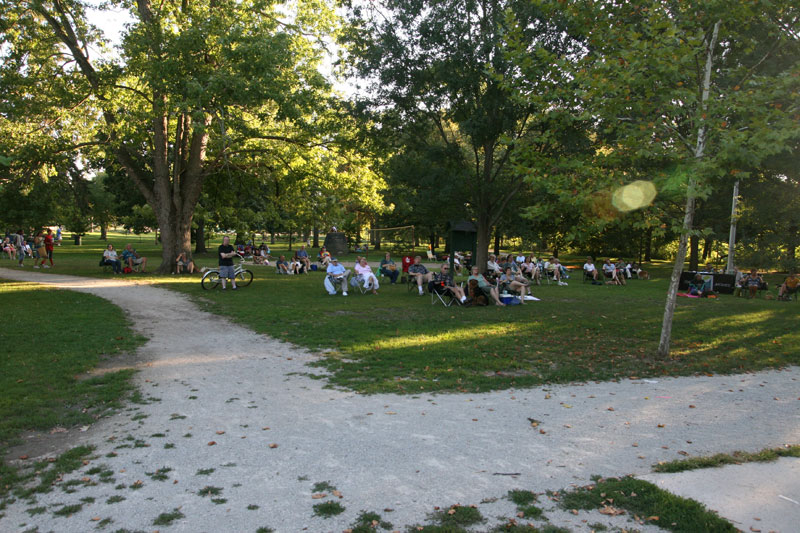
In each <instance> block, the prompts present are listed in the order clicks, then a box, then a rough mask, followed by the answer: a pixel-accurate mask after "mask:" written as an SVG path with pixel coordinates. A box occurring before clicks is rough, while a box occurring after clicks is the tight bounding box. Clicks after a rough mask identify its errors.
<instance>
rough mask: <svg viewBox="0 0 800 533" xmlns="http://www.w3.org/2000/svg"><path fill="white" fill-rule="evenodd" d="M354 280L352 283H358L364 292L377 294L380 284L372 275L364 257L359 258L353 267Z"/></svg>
mask: <svg viewBox="0 0 800 533" xmlns="http://www.w3.org/2000/svg"><path fill="white" fill-rule="evenodd" d="M355 271H356V278H355V280H354V281H356V282H357V283H360V284H361V285H362V286H363V287H364V289H365V290H371V291H372V294H378V289H379V288H380V284H379V283H378V278H377V277H375V274H373V273H372V268H371V267H370V266H369V264H368V263H367V258H366V257H361V258H359V260H358V262H357V263H356V266H355Z"/></svg>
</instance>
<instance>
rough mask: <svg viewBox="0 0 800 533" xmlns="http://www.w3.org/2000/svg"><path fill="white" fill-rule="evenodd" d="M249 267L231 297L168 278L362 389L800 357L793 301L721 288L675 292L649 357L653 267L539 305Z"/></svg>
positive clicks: (470, 384)
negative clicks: (301, 349)
mask: <svg viewBox="0 0 800 533" xmlns="http://www.w3.org/2000/svg"><path fill="white" fill-rule="evenodd" d="M253 268H254V269H255V270H256V280H255V281H254V283H253V284H252V285H251V286H250V287H247V288H246V289H244V290H241V291H239V292H238V293H237V294H235V295H231V294H227V293H221V292H219V291H215V292H203V291H202V290H201V289H200V288H199V286H197V284H196V283H194V284H187V283H176V284H169V285H168V286H169V287H170V288H173V289H176V290H179V291H181V292H185V293H187V294H189V295H191V296H193V297H195V298H196V299H197V301H198V302H199V303H200V305H201V306H203V307H205V308H206V309H207V310H209V311H212V312H216V313H222V314H226V315H229V316H231V317H232V318H233V320H234V321H236V322H237V323H241V324H244V325H247V326H249V327H250V328H252V329H253V330H255V331H257V332H259V333H265V334H268V335H271V336H273V337H276V338H278V339H281V340H285V341H289V342H292V343H294V344H298V345H301V346H305V347H307V348H309V349H311V350H315V351H324V352H325V356H324V357H323V358H322V359H321V360H320V361H319V362H318V363H316V364H318V365H319V366H321V367H323V368H325V369H327V370H328V371H330V372H331V375H330V377H328V378H326V379H328V380H329V382H330V384H332V385H334V386H339V387H343V388H348V389H352V390H356V391H359V392H361V393H381V392H393V393H408V394H413V393H418V392H425V391H427V392H437V391H442V392H445V391H447V392H455V391H458V392H475V391H486V390H497V389H505V388H510V387H530V386H535V385H540V384H546V383H566V382H572V381H587V380H612V379H623V378H630V377H657V376H663V375H693V374H706V373H735V372H746V371H753V370H760V369H764V368H776V367H782V366H787V365H793V364H798V363H800V332H798V331H797V330H796V329H792V328H786V327H784V325H785V324H786V323H790V322H791V321H792V320H793V319H794V317H795V314H796V312H797V309H796V307H793V306H792V304H791V303H789V304H786V303H784V302H775V301H767V300H762V299H758V300H746V299H743V298H734V297H733V296H727V295H723V296H721V297H720V298H719V299H709V300H706V299H703V300H690V299H684V298H681V299H679V302H678V305H677V311H676V315H675V323H674V326H673V343H672V355H671V356H670V357H669V358H659V357H657V355H656V353H655V352H656V348H657V345H658V336H659V332H660V326H661V319H662V312H663V306H664V295H665V294H666V289H667V283H668V282H667V280H666V279H665V277H658V275H659V274H661V275H662V276H665V275H666V271H665V269H663V268H662V269H661V270H659V269H657V268H651V272H652V273H653V274H654V277H655V279H653V280H633V281H632V282H631V283H629V284H628V286H626V287H611V286H592V285H589V284H581V282H580V280H579V279H578V280H574V279H573V280H572V281H571V282H570V285H569V286H567V287H558V286H555V285H550V286H547V285H545V286H541V287H534V294H535V295H536V296H537V297H539V298H541V299H542V301H540V302H530V303H529V304H526V305H524V306H516V307H513V308H498V307H493V306H492V307H485V308H470V309H461V308H443V307H442V306H439V305H437V306H431V304H430V299H429V297H428V296H427V295H426V296H424V297H419V296H417V295H416V294H415V293H414V292H408V291H407V290H406V288H405V287H403V286H385V287H384V286H382V288H381V290H380V294H379V295H378V296H373V295H361V294H358V293H357V292H355V293H351V294H350V295H349V296H348V297H346V298H345V297H342V296H336V297H332V296H328V295H327V294H326V293H325V292H324V290H323V288H322V281H323V275H322V274H320V273H312V274H310V275H308V276H295V277H288V276H277V275H276V274H274V273H273V272H272V271H271V270H268V269H263V268H261V269H259V267H253ZM462 279H463V278H462ZM265 301H268V302H270V304H271V305H269V306H265V305H264V304H263V303H264V302H265ZM275 308H279V309H281V310H282V312H280V313H276V312H275V311H274V310H275Z"/></svg>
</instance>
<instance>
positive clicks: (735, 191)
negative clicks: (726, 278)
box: [726, 180, 739, 274]
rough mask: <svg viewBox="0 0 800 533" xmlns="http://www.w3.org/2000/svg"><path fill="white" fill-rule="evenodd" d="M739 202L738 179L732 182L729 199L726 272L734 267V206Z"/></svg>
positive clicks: (736, 218) (731, 270) (736, 219)
mask: <svg viewBox="0 0 800 533" xmlns="http://www.w3.org/2000/svg"><path fill="white" fill-rule="evenodd" d="M738 203H739V180H736V181H735V182H734V184H733V199H732V200H731V229H730V232H729V233H728V264H727V266H726V270H727V272H728V274H733V267H734V249H735V248H736V222H737V221H738V217H737V216H736V208H737V206H738V205H737V204H738Z"/></svg>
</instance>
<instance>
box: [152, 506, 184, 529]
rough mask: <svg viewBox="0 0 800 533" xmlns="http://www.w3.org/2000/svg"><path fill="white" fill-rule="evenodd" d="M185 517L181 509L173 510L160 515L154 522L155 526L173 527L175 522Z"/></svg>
mask: <svg viewBox="0 0 800 533" xmlns="http://www.w3.org/2000/svg"><path fill="white" fill-rule="evenodd" d="M185 517H186V515H184V514H183V513H182V512H181V511H180V509H173V510H172V511H170V512H167V513H161V514H160V515H158V516H157V517H156V519H155V520H153V525H154V526H169V525H172V522H174V521H175V520H180V519H181V518H185Z"/></svg>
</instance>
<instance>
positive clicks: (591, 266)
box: [583, 263, 594, 272]
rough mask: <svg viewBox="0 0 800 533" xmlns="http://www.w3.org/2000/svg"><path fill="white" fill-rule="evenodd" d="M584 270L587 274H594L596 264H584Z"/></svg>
mask: <svg viewBox="0 0 800 533" xmlns="http://www.w3.org/2000/svg"><path fill="white" fill-rule="evenodd" d="M583 269H584V270H585V271H586V272H594V263H584V264H583Z"/></svg>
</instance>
